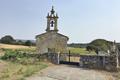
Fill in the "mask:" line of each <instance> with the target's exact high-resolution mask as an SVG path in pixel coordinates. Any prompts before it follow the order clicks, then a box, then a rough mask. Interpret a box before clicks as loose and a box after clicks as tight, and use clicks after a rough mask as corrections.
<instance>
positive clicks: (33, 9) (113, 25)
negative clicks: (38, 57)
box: [0, 0, 120, 43]
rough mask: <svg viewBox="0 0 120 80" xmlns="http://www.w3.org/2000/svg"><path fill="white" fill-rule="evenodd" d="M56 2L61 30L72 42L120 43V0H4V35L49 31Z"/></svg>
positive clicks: (0, 1) (0, 2)
mask: <svg viewBox="0 0 120 80" xmlns="http://www.w3.org/2000/svg"><path fill="white" fill-rule="evenodd" d="M52 5H54V7H55V11H56V12H57V13H58V16H59V21H58V28H59V33H62V34H64V35H67V36H69V38H70V40H69V43H73V42H74V43H86V42H91V41H92V40H94V39H98V38H102V39H107V40H111V41H113V40H116V41H117V42H120V35H119V33H120V0H53V1H52V0H0V37H3V36H4V35H12V36H13V37H14V38H16V39H35V36H36V35H38V34H41V33H43V32H45V29H46V15H47V13H48V12H49V11H50V10H51V6H52Z"/></svg>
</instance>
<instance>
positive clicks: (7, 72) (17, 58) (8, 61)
mask: <svg viewBox="0 0 120 80" xmlns="http://www.w3.org/2000/svg"><path fill="white" fill-rule="evenodd" d="M35 51H36V50H35V48H33V47H30V48H17V49H15V48H14V49H10V48H2V49H1V52H4V56H3V55H2V56H0V57H1V58H0V61H2V63H0V64H2V66H0V68H1V67H4V68H1V69H2V70H0V80H25V78H26V77H29V76H31V75H33V74H35V73H36V72H38V71H40V70H41V69H44V68H46V67H47V66H48V64H47V63H45V62H44V61H40V60H39V59H38V58H36V57H32V56H30V55H29V54H34V53H35ZM24 53H26V54H24ZM3 63H4V64H5V65H3Z"/></svg>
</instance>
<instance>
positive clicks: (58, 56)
mask: <svg viewBox="0 0 120 80" xmlns="http://www.w3.org/2000/svg"><path fill="white" fill-rule="evenodd" d="M57 64H60V52H58V53H57Z"/></svg>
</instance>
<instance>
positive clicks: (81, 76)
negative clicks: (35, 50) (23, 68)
mask: <svg viewBox="0 0 120 80" xmlns="http://www.w3.org/2000/svg"><path fill="white" fill-rule="evenodd" d="M26 80H114V78H113V77H112V75H111V74H110V73H108V72H105V71H95V70H87V69H82V68H77V67H73V66H67V65H58V66H52V67H48V68H47V69H45V70H42V71H41V72H39V73H38V75H34V76H32V77H29V78H27V79H26Z"/></svg>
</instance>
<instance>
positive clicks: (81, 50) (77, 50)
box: [68, 47, 96, 55]
mask: <svg viewBox="0 0 120 80" xmlns="http://www.w3.org/2000/svg"><path fill="white" fill-rule="evenodd" d="M68 50H69V51H70V52H71V53H74V54H81V55H87V54H96V53H95V52H94V51H92V52H89V51H86V48H73V47H68Z"/></svg>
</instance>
